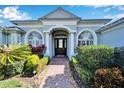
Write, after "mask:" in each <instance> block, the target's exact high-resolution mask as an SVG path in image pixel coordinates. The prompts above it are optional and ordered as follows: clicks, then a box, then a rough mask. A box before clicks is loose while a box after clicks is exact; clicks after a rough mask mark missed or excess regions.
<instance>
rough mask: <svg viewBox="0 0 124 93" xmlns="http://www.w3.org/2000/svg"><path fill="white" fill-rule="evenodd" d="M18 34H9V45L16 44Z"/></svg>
mask: <svg viewBox="0 0 124 93" xmlns="http://www.w3.org/2000/svg"><path fill="white" fill-rule="evenodd" d="M17 37H18V33H16V32H14V33H11V44H17Z"/></svg>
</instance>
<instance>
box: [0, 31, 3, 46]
mask: <svg viewBox="0 0 124 93" xmlns="http://www.w3.org/2000/svg"><path fill="white" fill-rule="evenodd" d="M2 40H3V39H2V31H0V44H3V42H2Z"/></svg>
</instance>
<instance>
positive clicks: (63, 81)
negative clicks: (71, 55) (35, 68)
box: [40, 57, 73, 88]
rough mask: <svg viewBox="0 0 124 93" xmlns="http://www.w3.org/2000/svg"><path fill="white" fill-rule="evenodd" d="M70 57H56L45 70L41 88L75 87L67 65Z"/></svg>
mask: <svg viewBox="0 0 124 93" xmlns="http://www.w3.org/2000/svg"><path fill="white" fill-rule="evenodd" d="M67 62H69V61H68V59H67V58H65V57H55V58H53V59H52V60H51V62H50V64H49V65H48V67H47V68H46V69H47V71H46V72H44V74H42V75H43V79H42V81H41V85H40V87H41V88H73V85H72V84H71V82H70V79H69V73H70V72H69V70H68V66H67Z"/></svg>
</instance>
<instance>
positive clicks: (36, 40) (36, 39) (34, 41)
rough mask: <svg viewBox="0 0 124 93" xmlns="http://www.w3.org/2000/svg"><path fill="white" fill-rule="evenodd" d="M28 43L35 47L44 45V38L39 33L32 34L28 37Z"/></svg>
mask: <svg viewBox="0 0 124 93" xmlns="http://www.w3.org/2000/svg"><path fill="white" fill-rule="evenodd" d="M28 43H29V44H30V45H32V46H33V47H36V46H40V45H42V36H41V35H40V34H39V33H38V32H31V33H30V34H29V36H28Z"/></svg>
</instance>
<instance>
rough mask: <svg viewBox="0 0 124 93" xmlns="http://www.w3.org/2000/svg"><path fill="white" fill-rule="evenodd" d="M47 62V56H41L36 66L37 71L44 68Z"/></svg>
mask: <svg viewBox="0 0 124 93" xmlns="http://www.w3.org/2000/svg"><path fill="white" fill-rule="evenodd" d="M48 62H49V58H48V57H43V58H41V59H40V62H39V64H38V66H37V73H40V72H41V71H42V70H43V69H44V67H45V65H47V64H48Z"/></svg>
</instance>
